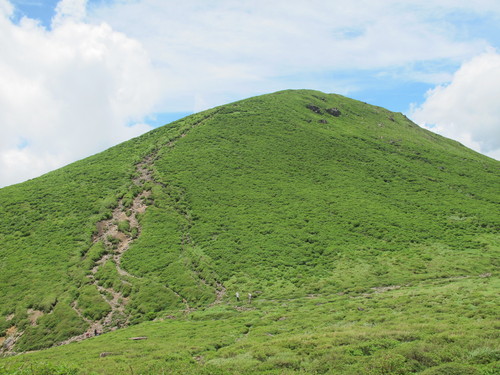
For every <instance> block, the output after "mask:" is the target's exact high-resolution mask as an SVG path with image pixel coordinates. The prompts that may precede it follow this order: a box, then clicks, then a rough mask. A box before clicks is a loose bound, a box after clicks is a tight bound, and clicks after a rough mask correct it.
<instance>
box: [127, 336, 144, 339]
mask: <svg viewBox="0 0 500 375" xmlns="http://www.w3.org/2000/svg"><path fill="white" fill-rule="evenodd" d="M147 339H148V338H147V337H146V336H139V337H129V340H147Z"/></svg>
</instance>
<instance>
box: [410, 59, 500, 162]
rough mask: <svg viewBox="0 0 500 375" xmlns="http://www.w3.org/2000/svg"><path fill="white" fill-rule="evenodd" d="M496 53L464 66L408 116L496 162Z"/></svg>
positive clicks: (499, 145) (499, 87)
mask: <svg viewBox="0 0 500 375" xmlns="http://www.w3.org/2000/svg"><path fill="white" fill-rule="evenodd" d="M498 98H500V54H499V53H496V52H494V51H491V52H488V53H485V54H482V55H480V56H477V57H475V58H473V59H472V60H470V61H468V62H466V63H464V64H463V65H462V66H461V68H460V69H459V70H458V71H457V72H456V73H455V74H454V76H453V78H452V80H451V82H450V83H449V84H446V85H439V86H437V87H436V88H434V89H433V90H430V91H429V92H428V93H427V97H426V100H425V102H424V103H423V104H422V105H420V106H418V107H416V108H413V110H412V111H411V113H410V116H411V117H412V118H413V119H414V120H415V121H416V122H417V123H420V124H422V125H424V126H427V127H429V126H430V127H431V130H432V131H434V132H436V133H439V134H442V135H444V136H446V137H449V138H453V139H456V140H458V141H460V142H461V143H463V144H464V145H466V146H468V147H470V148H472V149H475V150H476V151H479V152H482V153H485V154H487V155H489V156H491V157H494V158H496V159H500V106H499V105H498Z"/></svg>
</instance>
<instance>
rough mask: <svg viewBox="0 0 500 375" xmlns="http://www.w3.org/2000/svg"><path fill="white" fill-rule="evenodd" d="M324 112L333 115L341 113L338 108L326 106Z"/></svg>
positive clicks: (336, 115)
mask: <svg viewBox="0 0 500 375" xmlns="http://www.w3.org/2000/svg"><path fill="white" fill-rule="evenodd" d="M326 112H327V113H329V114H331V115H332V116H335V117H339V116H340V115H341V113H340V110H339V109H338V108H328V109H327V110H326Z"/></svg>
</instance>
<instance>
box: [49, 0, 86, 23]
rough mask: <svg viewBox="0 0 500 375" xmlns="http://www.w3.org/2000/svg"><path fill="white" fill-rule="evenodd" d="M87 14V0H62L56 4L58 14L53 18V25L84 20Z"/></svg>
mask: <svg viewBox="0 0 500 375" xmlns="http://www.w3.org/2000/svg"><path fill="white" fill-rule="evenodd" d="M86 14H87V0H61V1H60V2H59V3H58V4H57V6H56V14H55V16H54V18H53V19H52V27H56V26H58V25H60V24H62V23H64V22H68V21H73V22H78V21H82V20H83V19H84V18H85V16H86Z"/></svg>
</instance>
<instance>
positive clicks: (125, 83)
mask: <svg viewBox="0 0 500 375" xmlns="http://www.w3.org/2000/svg"><path fill="white" fill-rule="evenodd" d="M0 50H1V51H2V52H1V54H0V187H2V186H7V185H11V184H15V183H18V182H22V181H25V180H27V179H30V178H34V177H36V176H39V175H41V174H43V173H46V172H48V171H50V170H53V169H56V168H59V167H61V166H64V165H66V164H68V163H71V162H73V161H76V160H79V159H82V158H84V157H87V156H90V155H92V154H95V153H97V152H100V151H103V150H105V149H107V148H109V147H111V146H113V145H115V144H117V143H119V142H122V141H125V140H127V139H130V138H132V137H135V136H138V135H140V134H143V133H144V132H146V131H149V130H151V129H153V128H155V127H158V126H160V125H163V124H165V123H168V122H171V121H173V120H176V119H178V118H181V117H184V116H186V115H188V114H191V113H194V112H198V111H201V110H204V109H208V108H211V107H214V106H217V105H221V104H225V103H229V102H232V101H235V100H240V99H244V98H247V97H250V96H254V95H260V94H265V93H269V92H274V91H278V90H284V89H300V88H304V89H317V90H321V91H324V92H327V93H338V94H342V95H345V96H348V97H351V98H354V99H358V100H362V101H365V102H367V103H370V104H374V105H379V106H383V107H386V108H388V109H390V110H392V111H396V112H403V113H404V114H406V115H407V116H408V117H409V118H411V119H412V120H413V121H415V122H416V123H417V124H419V125H420V126H423V127H425V128H428V129H430V130H432V131H434V132H437V133H439V134H442V135H444V136H446V137H449V138H453V139H456V140H457V141H459V142H461V143H463V144H464V145H466V146H467V147H470V148H472V149H474V150H476V151H478V152H481V153H483V154H485V155H487V156H489V157H492V158H495V159H497V160H500V105H499V104H498V103H499V99H500V1H498V0H429V1H427V0H404V1H403V0H377V1H374V0H273V1H268V0H183V1H178V0H176V1H173V0H62V1H59V0H0Z"/></svg>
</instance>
